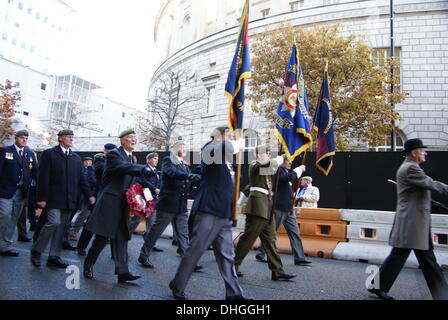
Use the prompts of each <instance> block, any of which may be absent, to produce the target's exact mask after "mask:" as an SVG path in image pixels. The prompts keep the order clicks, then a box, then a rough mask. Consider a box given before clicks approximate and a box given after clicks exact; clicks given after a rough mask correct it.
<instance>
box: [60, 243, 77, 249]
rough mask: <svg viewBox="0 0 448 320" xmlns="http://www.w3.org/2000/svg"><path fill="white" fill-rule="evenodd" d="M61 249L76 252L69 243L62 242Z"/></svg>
mask: <svg viewBox="0 0 448 320" xmlns="http://www.w3.org/2000/svg"><path fill="white" fill-rule="evenodd" d="M62 249H64V250H69V251H75V250H76V247H75V246H72V245H71V244H70V242H64V243H63V244H62Z"/></svg>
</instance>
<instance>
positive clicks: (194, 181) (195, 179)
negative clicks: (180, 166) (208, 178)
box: [188, 173, 201, 183]
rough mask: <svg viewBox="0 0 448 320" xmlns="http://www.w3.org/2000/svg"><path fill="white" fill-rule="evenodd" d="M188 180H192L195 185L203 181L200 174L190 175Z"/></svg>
mask: <svg viewBox="0 0 448 320" xmlns="http://www.w3.org/2000/svg"><path fill="white" fill-rule="evenodd" d="M188 180H190V181H191V182H193V183H198V182H199V181H201V176H200V175H198V174H194V173H190V174H189V175H188Z"/></svg>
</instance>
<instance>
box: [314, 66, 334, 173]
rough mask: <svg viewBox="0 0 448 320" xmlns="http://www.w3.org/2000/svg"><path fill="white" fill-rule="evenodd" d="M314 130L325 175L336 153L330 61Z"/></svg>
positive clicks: (318, 155) (318, 157) (317, 156)
mask: <svg viewBox="0 0 448 320" xmlns="http://www.w3.org/2000/svg"><path fill="white" fill-rule="evenodd" d="M314 130H316V132H317V154H316V159H317V160H316V166H317V168H318V169H319V170H320V171H322V172H323V173H324V174H325V175H328V173H329V172H330V170H331V168H332V167H333V156H334V155H335V152H334V128H333V115H332V112H331V102H330V88H329V86H328V63H327V65H326V66H325V71H324V79H323V81H322V88H321V89H320V94H319V100H318V103H317V107H316V114H315V116H314Z"/></svg>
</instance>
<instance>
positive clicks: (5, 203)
mask: <svg viewBox="0 0 448 320" xmlns="http://www.w3.org/2000/svg"><path fill="white" fill-rule="evenodd" d="M27 142H28V132H27V131H26V130H21V131H18V132H17V133H16V135H15V143H14V144H13V145H12V146H8V147H1V148H0V255H2V256H13V257H15V256H18V255H19V253H18V252H17V251H15V250H12V244H13V235H14V231H15V229H16V225H17V221H18V219H19V217H20V214H21V212H22V208H23V206H24V203H25V199H26V198H27V195H28V191H29V188H30V184H31V180H32V178H33V176H35V173H36V158H35V156H34V153H33V152H32V151H31V150H30V149H29V148H27V147H26V145H27Z"/></svg>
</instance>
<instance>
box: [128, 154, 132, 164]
mask: <svg viewBox="0 0 448 320" xmlns="http://www.w3.org/2000/svg"><path fill="white" fill-rule="evenodd" d="M128 157H129V162H132V155H131V154H130V155H129V156H128Z"/></svg>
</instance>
